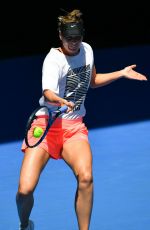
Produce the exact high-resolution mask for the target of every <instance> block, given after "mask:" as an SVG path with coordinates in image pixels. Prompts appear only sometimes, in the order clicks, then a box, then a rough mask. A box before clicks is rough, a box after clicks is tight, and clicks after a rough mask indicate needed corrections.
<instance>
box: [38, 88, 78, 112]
mask: <svg viewBox="0 0 150 230" xmlns="http://www.w3.org/2000/svg"><path fill="white" fill-rule="evenodd" d="M43 95H44V97H45V99H46V100H47V101H49V102H51V103H54V104H58V105H59V106H64V105H67V106H68V107H69V111H71V110H72V109H73V107H74V103H72V102H70V101H67V100H65V99H64V98H61V97H59V96H58V95H57V94H56V93H54V92H53V91H52V90H50V89H45V90H44V91H43ZM69 111H68V112H69Z"/></svg>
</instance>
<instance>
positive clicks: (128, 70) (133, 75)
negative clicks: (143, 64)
mask: <svg viewBox="0 0 150 230" xmlns="http://www.w3.org/2000/svg"><path fill="white" fill-rule="evenodd" d="M135 67H136V65H130V66H127V67H125V68H124V69H122V70H118V71H114V72H110V73H96V68H95V66H94V67H93V71H92V78H91V84H90V86H91V87H92V88H97V87H101V86H104V85H108V84H110V83H111V82H113V81H116V80H118V79H120V78H128V79H133V80H140V81H146V80H147V77H146V76H145V75H143V74H141V73H139V72H137V71H135V70H133V69H134V68H135Z"/></svg>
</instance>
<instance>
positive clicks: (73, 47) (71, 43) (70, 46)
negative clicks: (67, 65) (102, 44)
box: [61, 36, 83, 56]
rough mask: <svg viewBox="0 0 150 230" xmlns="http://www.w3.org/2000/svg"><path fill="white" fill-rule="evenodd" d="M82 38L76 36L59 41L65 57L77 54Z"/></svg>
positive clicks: (62, 38)
mask: <svg viewBox="0 0 150 230" xmlns="http://www.w3.org/2000/svg"><path fill="white" fill-rule="evenodd" d="M82 39H83V37H81V36H76V37H71V36H70V37H62V36H61V41H62V45H63V49H64V51H65V53H66V54H67V55H70V56H73V55H76V54H78V52H79V50H80V44H81V42H82Z"/></svg>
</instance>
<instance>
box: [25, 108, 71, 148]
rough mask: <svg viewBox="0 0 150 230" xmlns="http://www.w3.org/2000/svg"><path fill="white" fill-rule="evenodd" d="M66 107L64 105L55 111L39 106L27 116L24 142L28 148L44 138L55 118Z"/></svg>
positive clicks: (64, 110) (65, 109)
mask: <svg viewBox="0 0 150 230" xmlns="http://www.w3.org/2000/svg"><path fill="white" fill-rule="evenodd" d="M67 109H68V107H67V106H66V105H65V106H63V107H60V108H59V109H57V110H55V111H53V112H52V111H51V110H50V109H49V108H48V107H47V106H39V107H38V108H36V109H35V110H34V111H33V112H32V114H31V115H30V116H29V119H28V121H27V125H26V129H25V143H26V145H27V146H28V147H29V148H33V147H36V146H37V145H39V144H40V143H41V142H42V140H43V139H44V138H45V136H46V134H47V132H48V130H49V129H50V127H51V126H52V124H53V123H54V121H55V120H56V118H57V117H58V116H59V115H61V114H62V113H65V112H66V111H67Z"/></svg>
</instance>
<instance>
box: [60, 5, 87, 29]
mask: <svg viewBox="0 0 150 230" xmlns="http://www.w3.org/2000/svg"><path fill="white" fill-rule="evenodd" d="M65 12H66V11H65ZM66 13H67V14H66V15H65V16H59V17H58V28H60V27H61V25H62V24H66V23H70V22H80V23H83V20H82V18H81V17H82V12H81V11H80V10H78V9H75V10H73V11H71V12H66Z"/></svg>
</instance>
